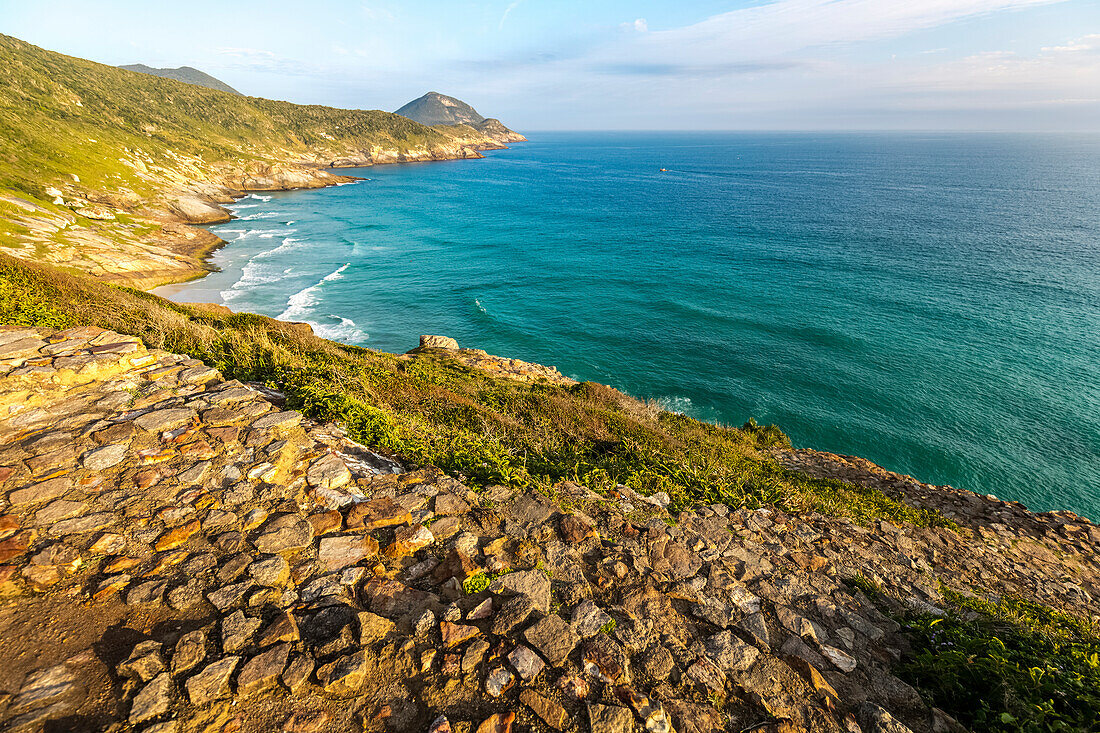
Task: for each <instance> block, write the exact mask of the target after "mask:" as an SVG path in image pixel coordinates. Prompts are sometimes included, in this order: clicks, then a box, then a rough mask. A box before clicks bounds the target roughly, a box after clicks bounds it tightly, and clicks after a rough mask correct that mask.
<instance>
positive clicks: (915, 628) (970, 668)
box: [844, 575, 1100, 733]
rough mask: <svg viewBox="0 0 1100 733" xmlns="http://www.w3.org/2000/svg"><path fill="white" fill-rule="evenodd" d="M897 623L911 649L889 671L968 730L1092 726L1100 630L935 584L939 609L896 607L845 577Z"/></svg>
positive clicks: (1098, 726) (1096, 722) (1042, 609)
mask: <svg viewBox="0 0 1100 733" xmlns="http://www.w3.org/2000/svg"><path fill="white" fill-rule="evenodd" d="M844 582H845V584H847V585H848V586H849V587H851V588H858V589H859V590H861V591H863V593H864V594H866V595H867V596H868V597H869V598H870V599H871V600H872V601H874V602H875V604H876V605H877V606H878V607H879V608H880V609H881V610H882V611H884V612H885V613H887V614H888V615H890V616H892V617H893V618H895V619H896V620H897V621H898V622H900V623H901V625H902V629H903V630H904V632H905V633H906V635H907V636H908V637H909V639H910V642H911V646H912V649H911V652H910V654H909V655H907V657H906V659H904V660H903V662H902V664H901V665H899V668H898V669H897V670H895V672H896V673H897V674H898V675H899V676H900V677H901V678H902V679H904V680H906V681H907V682H909V683H910V684H912V685H913V686H914V687H916V688H918V689H919V690H920V691H921V694H922V695H923V696H924V698H925V701H926V702H927V703H928V704H929V705H933V706H935V707H938V708H940V709H942V710H944V711H946V712H947V713H948V714H950V715H951V716H952V717H954V718H955V719H956V720H958V721H959V722H960V723H962V724H963V725H965V726H966V727H967V728H969V729H970V730H974V731H979V730H980V731H994V732H997V733H1046V732H1051V733H1053V732H1055V731H1067V732H1068V731H1089V732H1091V733H1096V732H1097V731H1100V716H1098V715H1097V711H1100V628H1097V627H1096V626H1095V625H1094V624H1090V623H1088V622H1086V621H1082V620H1081V619H1079V618H1077V617H1075V616H1071V615H1069V614H1066V613H1062V612H1060V611H1056V610H1054V609H1052V608H1048V607H1046V606H1042V605H1039V604H1036V603H1032V602H1030V601H1027V600H1023V599H1020V598H1008V597H1001V598H995V600H988V599H986V598H982V597H979V596H973V595H964V594H962V593H958V592H956V591H953V590H951V589H950V588H946V587H943V588H941V592H942V593H943V596H944V600H945V603H944V605H945V607H946V609H947V613H946V615H943V616H938V615H935V614H930V613H920V614H915V613H906V612H901V611H897V610H896V609H897V608H898V607H899V606H898V604H892V603H889V602H888V599H887V596H886V594H885V592H884V591H883V589H882V588H880V587H879V586H878V584H876V583H874V582H873V581H871V580H869V579H867V578H865V577H864V576H862V575H859V576H855V577H851V578H846V579H845V580H844Z"/></svg>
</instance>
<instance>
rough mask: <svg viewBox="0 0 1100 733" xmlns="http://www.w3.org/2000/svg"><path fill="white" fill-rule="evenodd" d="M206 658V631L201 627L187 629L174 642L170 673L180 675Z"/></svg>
mask: <svg viewBox="0 0 1100 733" xmlns="http://www.w3.org/2000/svg"><path fill="white" fill-rule="evenodd" d="M204 659H206V632H205V631H203V630H202V629H196V630H194V631H189V632H187V633H186V634H184V635H183V636H181V637H180V638H179V641H177V642H176V648H175V651H173V652H172V674H173V676H175V675H180V674H183V673H184V672H189V671H190V670H192V669H194V668H195V665H197V664H198V663H199V662H201V661H202V660H204Z"/></svg>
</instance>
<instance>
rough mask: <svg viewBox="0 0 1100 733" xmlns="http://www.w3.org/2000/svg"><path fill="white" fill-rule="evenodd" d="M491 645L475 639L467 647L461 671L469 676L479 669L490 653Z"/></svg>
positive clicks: (483, 640)
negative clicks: (488, 652) (487, 653)
mask: <svg viewBox="0 0 1100 733" xmlns="http://www.w3.org/2000/svg"><path fill="white" fill-rule="evenodd" d="M490 646H491V644H489V642H488V641H486V640H485V639H474V640H473V641H472V642H470V643H469V644H468V645H467V646H466V652H465V654H463V655H462V664H461V669H462V673H463V674H468V673H470V672H473V671H474V670H475V669H477V666H478V665H479V664H481V660H482V659H484V658H485V653H486V652H487V651H489V648H490Z"/></svg>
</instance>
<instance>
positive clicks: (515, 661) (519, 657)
mask: <svg viewBox="0 0 1100 733" xmlns="http://www.w3.org/2000/svg"><path fill="white" fill-rule="evenodd" d="M508 662H509V663H510V664H511V665H512V668H513V669H515V670H516V672H517V673H519V676H520V679H522V680H523V681H524V682H530V681H531V680H533V679H535V678H536V677H538V676H539V672H541V671H542V670H543V669H544V668H545V667H546V662H544V661H542V657H540V656H539V655H538V654H535V652H533V651H531V649H530V648H528V647H526V646H523V645H522V644H520V645H519V646H517V647H516V648H515V649H513V650H512V652H511V653H510V654H509V655H508Z"/></svg>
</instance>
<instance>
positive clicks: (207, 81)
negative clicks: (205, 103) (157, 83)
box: [118, 64, 243, 97]
mask: <svg viewBox="0 0 1100 733" xmlns="http://www.w3.org/2000/svg"><path fill="white" fill-rule="evenodd" d="M118 68H120V69H126V70H127V71H136V72H138V73H139V74H149V75H150V76H159V77H161V78H163V79H175V80H176V81H182V82H184V83H185V84H194V85H195V86H200V87H206V88H207V89H217V90H218V91H219V92H229V93H230V94H236V95H237V96H238V97H240V96H243V95H242V94H241V93H240V92H238V91H237V90H236V89H234V88H233V87H231V86H229V85H228V84H226V83H225V82H224V81H221V80H220V79H215V78H214V77H212V76H210V74H207V73H206V72H203V71H199V70H198V69H195V68H192V67H190V66H180V67H179V68H177V69H154V68H153V67H152V66H146V65H145V64H130V65H129V66H120V67H118Z"/></svg>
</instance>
